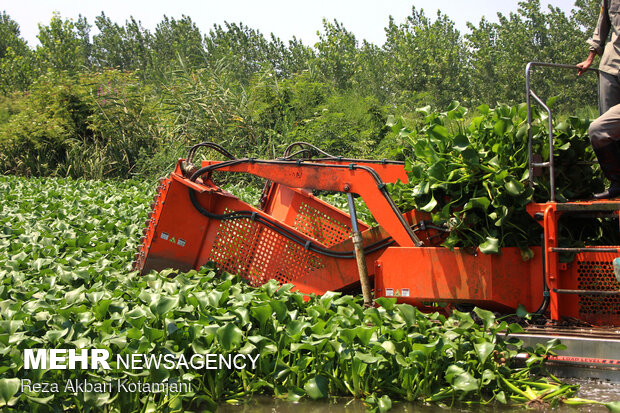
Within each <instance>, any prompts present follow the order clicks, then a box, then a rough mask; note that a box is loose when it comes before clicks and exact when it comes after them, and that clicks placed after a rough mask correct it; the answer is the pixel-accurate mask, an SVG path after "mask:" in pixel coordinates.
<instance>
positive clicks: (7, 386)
mask: <svg viewBox="0 0 620 413" xmlns="http://www.w3.org/2000/svg"><path fill="white" fill-rule="evenodd" d="M19 385H20V382H19V379H17V378H14V379H0V406H11V405H13V404H14V403H15V402H14V400H13V396H15V395H16V394H17V391H18V390H19Z"/></svg>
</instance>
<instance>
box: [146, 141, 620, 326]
mask: <svg viewBox="0 0 620 413" xmlns="http://www.w3.org/2000/svg"><path fill="white" fill-rule="evenodd" d="M294 146H298V147H299V148H300V150H299V151H298V152H296V153H293V154H290V150H291V148H289V150H287V152H286V153H285V156H284V157H282V158H278V159H275V160H262V159H253V158H235V157H234V156H232V155H231V154H230V153H228V152H227V151H226V150H224V149H223V148H222V147H220V146H218V145H216V144H213V143H202V144H199V145H196V146H194V147H193V148H192V149H191V150H190V152H189V154H188V157H187V159H184V160H183V159H182V160H179V161H178V163H177V165H176V167H175V169H174V171H173V172H172V173H171V175H170V176H169V177H167V178H163V179H161V180H160V182H159V187H158V189H157V195H156V196H155V197H154V203H153V205H152V211H151V213H150V214H149V219H148V221H147V225H146V228H145V230H144V237H143V238H142V244H141V246H140V249H139V252H138V253H137V254H136V257H135V262H134V269H136V270H139V271H140V272H141V273H146V272H148V271H150V270H161V269H164V268H175V269H178V270H189V269H197V268H200V267H201V266H202V265H204V264H206V263H208V262H213V263H215V264H216V266H217V267H218V268H219V269H221V270H225V271H228V272H231V273H235V274H238V275H240V276H242V277H244V278H245V279H247V280H248V282H249V283H251V284H253V285H260V284H262V283H265V282H267V281H269V280H271V279H275V280H277V281H278V282H279V283H292V284H294V285H295V288H296V289H297V290H298V291H300V292H303V293H307V294H311V293H315V294H323V293H325V292H326V291H354V290H357V289H359V288H360V287H361V289H362V292H363V293H364V296H365V299H366V301H367V302H368V304H370V298H369V297H370V294H371V290H374V297H375V298H377V297H395V298H397V299H398V302H406V303H410V304H413V305H416V306H428V305H429V304H430V303H452V304H468V305H477V306H480V307H484V308H488V309H493V310H497V311H514V310H515V309H516V308H517V307H518V306H519V305H522V306H524V307H525V309H527V310H528V311H529V312H538V313H548V314H549V316H550V318H551V319H553V320H560V319H562V318H564V317H572V318H577V319H580V320H583V321H586V322H590V323H593V324H598V325H611V326H613V325H615V326H620V291H619V290H620V288H619V282H618V276H617V275H616V273H615V272H614V264H613V261H614V259H615V258H616V257H618V256H619V255H620V254H619V253H618V252H619V251H620V247H618V246H609V247H600V246H599V247H584V248H562V247H560V246H559V245H558V220H559V218H560V217H561V216H563V215H566V214H577V213H597V214H608V215H612V216H613V215H615V216H617V215H618V211H619V210H620V201H596V202H573V203H556V202H547V203H531V204H529V205H528V207H527V210H528V212H529V213H530V215H531V216H532V217H533V218H534V219H536V220H537V221H538V222H539V223H540V225H541V226H542V228H543V230H544V231H543V232H544V236H543V241H542V243H541V245H539V246H534V247H532V248H531V249H532V250H533V252H534V257H533V258H531V259H529V260H524V259H523V258H522V255H521V252H520V250H519V249H518V248H516V247H515V248H502V250H501V253H500V254H490V255H486V254H483V253H481V252H480V251H469V250H468V251H465V250H462V249H459V248H454V249H453V250H450V249H448V248H445V247H442V246H440V244H441V242H442V240H443V236H444V234H445V233H446V231H448V229H447V228H444V227H442V226H439V225H434V224H433V223H432V221H431V220H430V215H429V214H428V213H425V212H421V211H417V210H413V211H409V212H407V213H404V214H403V213H401V212H400V211H399V210H398V208H397V207H396V205H395V204H394V202H393V200H392V198H391V197H390V195H389V193H388V191H387V189H386V184H387V183H391V182H396V181H397V180H400V181H403V182H407V180H408V177H407V174H406V173H405V168H404V164H403V163H402V162H396V161H386V160H381V161H371V160H358V159H345V158H341V157H332V156H324V157H321V158H309V157H307V156H306V155H307V153H308V152H309V150H310V149H316V148H310V145H308V144H304V143H297V144H294V145H292V146H291V147H294ZM201 147H207V148H210V149H213V150H216V151H218V152H219V153H221V154H222V155H224V156H225V157H226V158H228V159H227V160H226V161H202V162H201V164H200V166H199V167H198V166H194V165H193V158H194V156H195V153H196V151H197V150H198V149H199V148H201ZM321 153H322V154H324V155H327V154H325V153H324V152H321ZM300 154H301V155H300ZM225 172H226V173H245V174H251V175H254V176H257V177H260V178H263V179H265V180H266V185H265V190H264V191H263V195H262V197H261V200H260V202H259V204H260V205H257V206H252V205H249V204H248V203H246V202H243V201H242V200H240V199H239V198H237V197H235V196H233V195H231V194H230V193H228V192H226V191H224V190H223V189H222V188H220V187H219V186H218V185H217V184H216V183H215V181H214V177H215V176H217V175H218V174H222V173H225ZM313 190H319V191H334V192H340V193H344V194H347V199H348V201H349V210H348V213H347V212H345V211H342V210H340V209H338V208H336V207H334V206H332V205H330V204H329V203H326V202H324V201H323V200H321V199H319V198H317V197H315V196H314V195H313V193H312V191H313ZM354 196H359V197H361V198H362V200H363V201H364V202H365V204H366V206H367V207H368V209H369V211H370V213H371V214H372V216H373V218H374V219H375V220H376V222H377V224H378V225H376V226H374V227H369V226H368V225H366V224H364V223H363V222H361V221H359V220H358V219H357V216H356V209H355V203H354V202H353V197H354ZM569 250H570V251H569ZM567 251H569V252H572V253H573V254H574V257H575V258H574V259H573V261H572V262H571V263H564V262H560V259H559V254H560V253H562V252H567ZM618 263H620V260H619V262H618Z"/></svg>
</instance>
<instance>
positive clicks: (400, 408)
mask: <svg viewBox="0 0 620 413" xmlns="http://www.w3.org/2000/svg"><path fill="white" fill-rule="evenodd" d="M566 381H567V382H568V383H571V384H574V383H576V384H579V385H580V386H581V388H580V390H579V393H578V394H577V397H582V398H584V399H591V400H597V401H601V402H611V401H620V383H612V382H609V381H597V380H584V379H578V380H577V379H567V380H566ZM448 410H450V411H455V412H480V413H487V412H488V413H490V412H502V413H512V412H515V413H516V412H527V411H528V410H526V409H523V407H514V406H513V407H507V406H503V405H500V404H494V405H492V406H473V407H471V408H467V407H456V408H452V409H444V408H441V407H439V406H424V405H421V404H413V403H394V404H393V407H392V410H390V413H392V412H394V413H404V412H426V413H440V412H444V413H445V412H446V411H448ZM547 410H551V409H547ZM553 411H554V412H567V413H568V412H572V413H585V412H601V413H603V412H609V410H608V409H607V408H606V407H604V406H599V405H588V406H577V407H576V406H566V405H564V406H560V407H559V408H557V409H553ZM233 412H242V413H268V412H270V413H323V412H329V413H332V412H334V413H365V412H366V409H365V406H364V405H363V404H362V402H361V401H360V400H349V399H344V398H343V399H340V400H338V401H337V402H328V401H312V400H304V401H301V402H299V403H292V402H287V401H285V400H275V399H273V398H270V397H267V396H258V397H255V398H254V399H252V401H250V402H248V403H247V404H244V405H234V406H233V405H221V406H219V407H218V409H217V413H233Z"/></svg>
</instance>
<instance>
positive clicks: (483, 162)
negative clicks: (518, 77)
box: [388, 102, 603, 253]
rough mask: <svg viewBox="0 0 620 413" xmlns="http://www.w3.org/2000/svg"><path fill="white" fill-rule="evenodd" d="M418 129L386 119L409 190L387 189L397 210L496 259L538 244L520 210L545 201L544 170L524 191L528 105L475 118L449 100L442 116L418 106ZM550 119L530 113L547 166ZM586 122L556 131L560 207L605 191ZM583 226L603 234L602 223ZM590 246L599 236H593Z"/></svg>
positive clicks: (482, 111) (451, 242)
mask: <svg viewBox="0 0 620 413" xmlns="http://www.w3.org/2000/svg"><path fill="white" fill-rule="evenodd" d="M419 113H420V115H421V116H422V118H423V120H422V122H421V126H418V127H411V126H408V125H407V122H406V121H405V120H403V119H402V118H398V119H397V118H395V117H391V118H390V119H388V126H390V127H391V128H392V130H393V133H396V134H398V135H399V137H400V139H402V140H403V141H404V142H405V143H406V145H404V147H406V148H409V149H408V150H405V154H406V169H407V172H408V175H409V181H410V182H409V183H408V184H396V185H393V186H392V188H391V189H392V190H391V192H392V195H393V196H394V197H395V198H396V199H398V201H399V204H400V206H401V209H402V210H409V209H412V208H416V209H419V210H422V211H427V212H432V213H433V219H434V220H435V221H436V222H438V223H447V224H448V226H449V228H450V229H451V230H452V232H451V233H450V236H449V237H448V238H447V239H446V240H445V242H444V245H445V246H447V247H455V246H460V247H474V248H476V247H480V250H481V251H482V252H484V253H498V252H499V248H500V247H502V246H519V247H522V249H523V250H524V253H527V251H526V250H527V247H528V246H531V245H538V244H539V242H540V225H539V224H537V223H536V222H535V221H534V220H533V219H532V218H530V216H529V215H528V214H527V212H526V211H525V205H526V204H527V203H529V202H532V201H538V202H546V201H548V200H549V193H550V189H549V179H548V171H547V170H544V171H543V172H542V176H540V177H536V180H535V186H534V187H530V186H529V185H528V179H529V172H528V146H527V137H528V124H527V106H526V105H525V104H521V105H519V106H506V105H500V106H498V107H496V108H495V109H491V108H489V107H488V106H487V105H482V106H479V107H478V108H476V110H475V111H474V113H473V114H471V115H467V116H466V114H467V113H468V111H467V109H465V108H463V107H462V106H461V105H460V104H459V103H457V102H453V103H452V105H450V107H449V108H448V110H447V111H446V112H443V113H439V112H431V111H430V108H428V107H426V108H421V109H419ZM547 122H548V118H547V115H546V113H541V112H539V111H536V110H534V111H533V123H532V134H533V136H534V139H533V142H534V145H533V153H534V154H539V155H540V156H541V157H542V159H543V160H544V161H547V160H549V144H548V129H547ZM588 125H589V120H588V119H579V118H576V117H569V118H567V119H566V120H565V121H562V122H560V123H557V124H556V125H555V126H554V142H555V143H554V161H555V170H556V187H557V188H556V191H557V193H556V197H557V200H558V201H566V200H568V199H587V198H591V197H592V192H596V191H597V190H601V189H602V188H603V181H602V179H601V174H600V173H599V172H598V171H597V170H596V169H595V168H594V167H593V165H592V164H591V161H593V160H594V157H593V152H592V150H591V148H590V143H589V139H588V137H587V130H588ZM588 225H590V226H593V227H596V228H600V227H601V223H600V222H595V223H589V224H588ZM592 238H593V241H595V240H597V238H600V233H598V232H596V231H594V232H593V233H592Z"/></svg>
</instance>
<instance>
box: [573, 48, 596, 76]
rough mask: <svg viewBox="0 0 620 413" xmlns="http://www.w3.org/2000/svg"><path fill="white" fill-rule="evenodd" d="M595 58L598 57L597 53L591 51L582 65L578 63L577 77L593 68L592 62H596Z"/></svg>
mask: <svg viewBox="0 0 620 413" xmlns="http://www.w3.org/2000/svg"><path fill="white" fill-rule="evenodd" d="M594 56H596V52H594V51H590V53H589V54H588V58H587V59H586V60H584V61H583V62H581V63H577V76H581V75H582V74H584V73H585V72H586V70H588V69H589V68H590V66H592V62H594Z"/></svg>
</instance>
